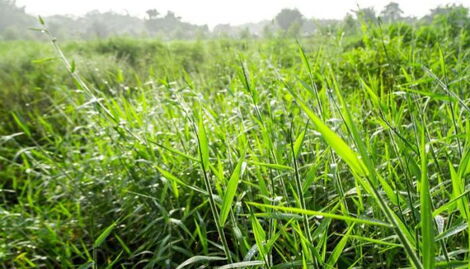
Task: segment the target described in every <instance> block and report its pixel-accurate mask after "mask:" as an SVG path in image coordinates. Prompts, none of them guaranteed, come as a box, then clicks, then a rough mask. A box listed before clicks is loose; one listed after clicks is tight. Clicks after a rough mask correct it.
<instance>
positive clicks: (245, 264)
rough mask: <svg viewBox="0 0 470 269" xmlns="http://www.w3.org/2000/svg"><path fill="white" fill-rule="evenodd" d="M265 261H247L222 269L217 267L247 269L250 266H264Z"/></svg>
mask: <svg viewBox="0 0 470 269" xmlns="http://www.w3.org/2000/svg"><path fill="white" fill-rule="evenodd" d="M264 264H265V262H264V261H246V262H236V263H231V264H227V265H224V266H221V267H217V269H230V268H247V267H249V266H256V265H264Z"/></svg>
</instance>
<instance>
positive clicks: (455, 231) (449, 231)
mask: <svg viewBox="0 0 470 269" xmlns="http://www.w3.org/2000/svg"><path fill="white" fill-rule="evenodd" d="M467 228H468V223H467V222H464V223H462V224H459V225H455V226H453V227H451V228H449V229H447V230H446V231H445V232H443V233H441V234H439V235H438V236H436V238H435V240H436V242H437V241H439V240H444V239H446V238H448V237H451V236H453V235H455V234H458V233H460V232H461V231H463V230H465V229H467Z"/></svg>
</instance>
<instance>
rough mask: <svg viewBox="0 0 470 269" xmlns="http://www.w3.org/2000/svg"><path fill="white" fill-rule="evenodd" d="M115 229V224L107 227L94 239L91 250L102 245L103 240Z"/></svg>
mask: <svg viewBox="0 0 470 269" xmlns="http://www.w3.org/2000/svg"><path fill="white" fill-rule="evenodd" d="M115 227H116V222H114V223H113V224H111V225H109V226H108V228H106V229H104V231H103V232H102V233H101V234H100V235H99V236H98V238H96V240H95V242H94V243H93V248H97V247H99V246H101V244H103V242H104V240H106V238H107V237H108V236H109V234H110V233H111V232H112V231H113V230H114V228H115Z"/></svg>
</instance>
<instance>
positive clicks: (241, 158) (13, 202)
mask: <svg viewBox="0 0 470 269" xmlns="http://www.w3.org/2000/svg"><path fill="white" fill-rule="evenodd" d="M451 30H452V29H450V30H449V29H447V28H444V27H443V28H439V27H430V26H422V27H417V26H409V25H406V24H395V25H382V26H380V27H378V26H375V27H370V26H369V27H367V26H365V25H364V26H363V27H362V29H361V31H360V32H361V33H359V34H355V35H341V34H338V35H330V36H315V37H312V38H305V39H301V40H299V41H298V42H297V41H295V40H290V39H282V38H273V39H269V40H253V39H252V40H250V39H249V40H229V39H227V40H225V39H218V40H201V41H191V42H190V41H186V42H176V41H174V42H168V43H162V42H158V41H153V40H133V39H127V38H114V39H109V40H102V41H87V42H64V43H61V44H60V49H61V50H59V47H57V50H56V49H55V46H54V44H55V43H54V44H49V43H41V42H37V43H34V42H26V41H25V42H20V41H15V42H2V43H0V101H1V102H0V179H1V181H0V267H2V268H30V267H46V268H54V267H55V268H128V267H129V268H213V267H216V266H220V267H219V268H403V267H408V268H410V267H411V268H468V267H469V266H470V253H469V247H470V237H469V234H470V227H469V225H468V224H469V221H470V201H469V199H470V195H469V192H470V186H469V180H470V121H469V119H470V108H469V107H470V64H469V63H470V38H469V34H470V31H469V30H468V29H466V30H465V29H463V30H461V31H459V32H455V31H454V32H452V31H451ZM62 51H63V53H64V55H65V57H62V56H61V53H62Z"/></svg>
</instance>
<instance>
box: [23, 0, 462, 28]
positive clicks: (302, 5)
mask: <svg viewBox="0 0 470 269" xmlns="http://www.w3.org/2000/svg"><path fill="white" fill-rule="evenodd" d="M394 1H395V2H397V3H399V4H400V6H401V9H402V10H403V11H404V13H405V15H413V16H422V15H424V14H426V13H427V12H428V11H429V9H431V8H434V7H436V6H438V5H445V4H447V3H457V4H463V5H465V6H467V7H468V6H470V0H453V1H452V0H394ZM16 2H17V4H18V5H20V6H26V10H27V12H29V13H31V14H34V15H43V16H47V15H53V14H72V15H83V14H85V13H86V12H88V11H90V10H93V9H97V10H100V11H109V10H113V11H116V12H120V13H121V12H129V13H130V14H132V15H137V16H140V17H143V16H144V15H145V11H146V10H148V9H150V8H156V9H157V10H158V11H159V12H160V13H163V14H164V13H166V11H167V10H172V11H174V12H175V13H176V15H177V16H181V17H182V18H183V20H184V21H188V22H191V23H197V24H208V25H209V26H211V27H213V26H215V25H216V24H219V23H230V24H242V23H246V22H257V21H260V20H263V19H272V18H273V17H274V16H275V15H276V14H277V13H278V12H279V10H281V9H282V8H298V9H299V10H300V11H301V12H302V14H304V15H305V16H306V17H309V18H310V17H315V18H334V19H340V18H343V17H344V15H345V14H346V13H347V12H348V11H350V10H351V9H355V8H356V7H357V5H358V4H359V6H360V7H369V6H373V7H375V10H376V11H377V12H379V11H380V10H382V8H383V7H384V6H385V5H386V4H387V3H389V2H390V0H290V1H289V0H166V1H163V0H153V1H152V0H132V1H129V0H78V1H77V0H17V1H16Z"/></svg>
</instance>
